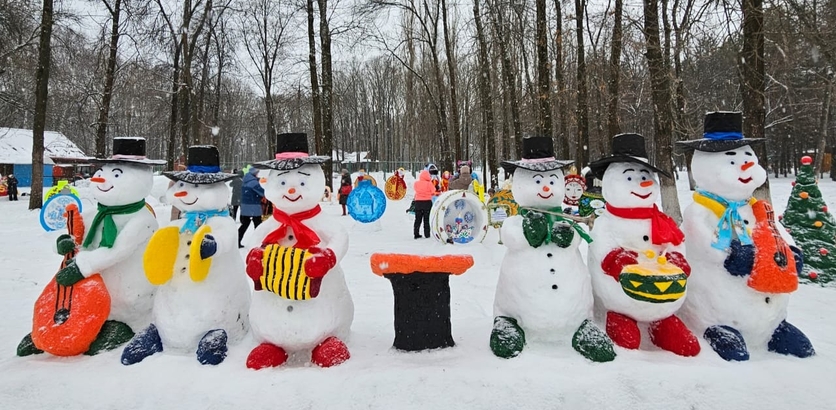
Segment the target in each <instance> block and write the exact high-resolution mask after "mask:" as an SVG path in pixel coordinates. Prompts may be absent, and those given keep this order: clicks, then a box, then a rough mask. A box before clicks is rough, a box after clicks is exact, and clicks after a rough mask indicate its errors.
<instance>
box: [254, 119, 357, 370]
mask: <svg viewBox="0 0 836 410" xmlns="http://www.w3.org/2000/svg"><path fill="white" fill-rule="evenodd" d="M276 146H277V147H278V150H277V151H278V153H277V154H276V159H275V160H270V161H266V162H261V163H258V164H255V166H256V167H257V168H261V169H264V170H266V171H261V173H262V176H265V175H266V177H263V178H262V179H261V184H262V186H263V187H264V192H265V197H266V198H267V199H268V200H269V201H270V202H271V203H272V204H273V215H272V217H271V218H270V219H267V220H266V221H264V222H263V223H262V224H261V225H260V226H259V227H258V229H256V230H255V232H254V233H253V235H252V237H250V238H249V239H248V240H247V242H248V243H249V245H250V246H249V247H253V248H254V249H252V250H251V251H250V252H249V254H248V256H247V262H246V264H247V275H249V277H250V278H251V279H252V280H253V284H254V288H255V291H256V292H255V293H254V294H253V298H252V305H251V307H250V324H251V327H252V332H253V335H254V337H255V339H256V341H257V342H259V343H260V344H259V345H258V346H256V347H255V348H254V349H253V350H252V351H251V352H250V354H249V357H247V367H249V368H251V369H261V368H265V367H274V366H279V365H281V364H283V363H284V362H285V361H287V359H288V354H289V353H296V352H298V353H303V354H307V352H310V354H311V361H312V362H313V363H314V364H316V365H318V366H320V367H330V366H334V365H338V364H340V363H342V362H344V361H346V360H348V358H349V351H348V348H347V347H346V345H345V343H343V341H342V340H343V339H345V337H347V336H348V333H349V330H350V328H351V322H352V321H353V319H354V303H353V301H352V300H351V294H350V293H349V291H348V286H346V282H345V276H344V274H343V271H342V269H341V268H340V265H339V263H340V261H341V260H342V259H343V257H344V256H345V253H346V251H347V250H348V232H346V230H345V229H344V228H343V227H342V225H340V223H339V221H335V220H334V219H332V218H330V217H328V216H326V215H324V214H323V213H322V209H321V208H320V206H319V204H318V200H319V195H320V193H321V192H322V190H323V189H324V187H325V176H324V175H323V172H322V168H321V167H320V164H322V163H324V162H325V161H327V160H328V157H325V156H310V155H308V153H307V152H308V141H307V137H306V135H305V134H280V135H279V136H278V143H277V144H276Z"/></svg>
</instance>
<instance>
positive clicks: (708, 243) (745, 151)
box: [677, 112, 815, 361]
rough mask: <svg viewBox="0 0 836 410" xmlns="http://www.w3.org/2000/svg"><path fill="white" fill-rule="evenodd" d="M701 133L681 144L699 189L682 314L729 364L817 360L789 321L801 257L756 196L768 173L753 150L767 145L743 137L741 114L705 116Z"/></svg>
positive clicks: (686, 223)
mask: <svg viewBox="0 0 836 410" xmlns="http://www.w3.org/2000/svg"><path fill="white" fill-rule="evenodd" d="M704 127H705V128H704V138H703V139H698V140H692V141H683V142H679V143H677V144H679V146H680V148H682V149H683V150H693V153H694V156H693V159H692V160H691V167H690V170H691V172H692V173H693V177H694V181H695V182H696V185H697V191H696V192H695V193H694V203H693V204H691V205H689V206H688V207H687V208H686V209H685V214H684V216H683V218H684V220H683V223H682V229H683V231H684V232H685V237H686V238H687V242H686V250H687V255H688V260H689V261H690V263H691V268H692V275H691V277H690V278H689V280H688V298H687V299H686V300H685V304H684V305H683V307H682V314H681V316H682V318H683V319H684V320H685V321H686V323H688V324H689V326H690V327H691V329H694V330H695V331H698V332H700V333H701V334H702V335H703V337H704V338H705V339H706V340H708V342H709V344H710V345H711V347H712V349H714V351H715V352H717V354H719V355H720V357H722V358H723V359H725V360H729V361H731V360H736V361H741V360H747V359H748V358H749V350H750V349H760V350H763V349H768V350H769V351H771V352H776V353H781V354H785V355H792V356H796V357H808V356H812V355H813V354H815V351H814V349H813V346H812V344H811V343H810V340H809V339H808V338H807V336H805V335H804V333H802V332H801V331H800V330H799V329H798V328H796V327H795V326H793V325H791V324H790V323H789V322H787V320H786V319H787V304H788V302H789V293H790V292H792V291H794V290H795V289H796V288H797V286H798V278H797V272H799V271H801V265H802V257H801V253H800V251H799V250H798V249H797V248H794V247H789V246H787V244H786V243H785V242H784V240H783V239H782V237H781V234H780V231H778V228H777V227H776V226H775V224H774V223H772V221H771V215H770V212H771V209H770V208H769V207H768V206H767V205H766V204H765V203H764V202H761V201H756V200H755V199H754V198H753V197H752V193H753V192H754V191H755V188H757V187H759V186H760V185H762V184H763V183H764V182H765V181H766V171H765V170H764V169H763V168H762V167H761V166H760V165H759V164H758V158H757V156H755V152H754V150H753V149H752V147H751V144H753V143H759V142H762V141H763V140H762V139H750V138H743V134H742V132H741V129H742V114H741V113H739V112H713V113H708V114H707V115H706V117H705V124H704ZM759 210H762V211H763V212H759ZM756 212H757V213H756ZM758 215H760V216H758ZM782 249H784V251H782Z"/></svg>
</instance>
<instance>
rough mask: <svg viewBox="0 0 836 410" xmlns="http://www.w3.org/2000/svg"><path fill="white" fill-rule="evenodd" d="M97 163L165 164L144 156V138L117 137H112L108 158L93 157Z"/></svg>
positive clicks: (159, 160)
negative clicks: (111, 146)
mask: <svg viewBox="0 0 836 410" xmlns="http://www.w3.org/2000/svg"><path fill="white" fill-rule="evenodd" d="M91 161H93V162H99V163H114V162H128V163H136V164H145V165H165V161H164V160H161V159H148V158H147V157H146V156H145V138H141V137H117V138H114V139H113V155H111V157H110V158H94V159H92V160H91Z"/></svg>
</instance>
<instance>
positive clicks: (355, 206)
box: [346, 180, 386, 223]
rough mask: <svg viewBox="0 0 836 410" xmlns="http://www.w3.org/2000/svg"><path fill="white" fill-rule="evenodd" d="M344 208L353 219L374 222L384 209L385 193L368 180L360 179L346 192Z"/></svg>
mask: <svg viewBox="0 0 836 410" xmlns="http://www.w3.org/2000/svg"><path fill="white" fill-rule="evenodd" d="M346 208H347V209H348V214H349V215H351V217H352V218H353V219H354V220H355V221H357V222H362V223H370V222H374V221H376V220H378V219H380V217H381V216H383V212H385V211H386V194H384V193H383V191H382V190H381V189H380V188H378V187H376V186H374V185H372V182H371V181H370V180H362V181H360V183H359V184H358V185H357V187H356V188H354V189H352V190H351V193H350V194H348V200H347V203H346Z"/></svg>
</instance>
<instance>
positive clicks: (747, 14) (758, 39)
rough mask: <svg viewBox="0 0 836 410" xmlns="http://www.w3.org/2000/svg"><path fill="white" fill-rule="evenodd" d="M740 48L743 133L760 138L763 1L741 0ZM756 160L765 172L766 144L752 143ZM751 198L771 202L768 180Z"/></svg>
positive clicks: (763, 78) (763, 83)
mask: <svg viewBox="0 0 836 410" xmlns="http://www.w3.org/2000/svg"><path fill="white" fill-rule="evenodd" d="M742 3H743V49H742V50H741V52H740V77H741V84H742V87H741V89H742V91H743V135H745V136H746V137H747V138H764V123H765V121H766V110H765V108H764V103H765V102H764V91H765V90H766V75H765V70H764V49H763V42H764V34H763V0H743V1H742ZM752 149H754V150H755V154H756V155H757V156H758V162H759V164H760V165H761V166H763V167H764V169H766V170H767V173H768V172H769V157H768V155H767V151H766V144H755V145H753V146H752ZM755 197H756V198H758V199H763V200H765V201H768V202H771V201H772V199H771V195H770V192H769V179H767V180H766V183H764V184H763V185H761V186H760V187H759V188H758V189H756V190H755Z"/></svg>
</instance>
